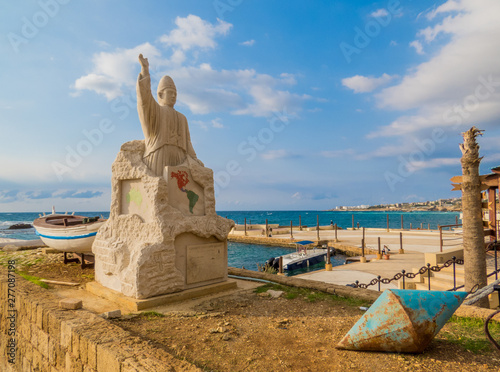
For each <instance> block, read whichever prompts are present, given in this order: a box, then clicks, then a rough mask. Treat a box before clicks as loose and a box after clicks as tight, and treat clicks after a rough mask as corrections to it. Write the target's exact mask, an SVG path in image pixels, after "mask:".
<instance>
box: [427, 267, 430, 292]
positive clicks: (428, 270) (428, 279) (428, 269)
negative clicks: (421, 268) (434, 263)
mask: <svg viewBox="0 0 500 372" xmlns="http://www.w3.org/2000/svg"><path fill="white" fill-rule="evenodd" d="M427 281H428V284H429V291H430V290H431V264H430V263H428V264H427Z"/></svg>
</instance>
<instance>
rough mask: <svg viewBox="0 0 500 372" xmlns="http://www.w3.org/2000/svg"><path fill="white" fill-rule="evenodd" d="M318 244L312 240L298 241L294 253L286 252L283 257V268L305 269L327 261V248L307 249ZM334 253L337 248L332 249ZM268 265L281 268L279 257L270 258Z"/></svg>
mask: <svg viewBox="0 0 500 372" xmlns="http://www.w3.org/2000/svg"><path fill="white" fill-rule="evenodd" d="M313 244H316V243H315V242H313V241H311V240H303V241H300V242H297V243H296V247H297V250H296V251H295V252H293V253H289V254H285V255H283V256H281V257H283V270H285V271H293V270H297V269H303V268H306V267H309V266H312V265H314V264H317V263H319V262H326V256H327V254H328V253H327V249H326V248H312V249H307V248H308V247H310V246H311V245H313ZM332 250H333V252H332V255H333V254H334V252H335V250H334V249H333V248H331V249H330V251H332ZM266 265H268V266H272V267H273V268H275V269H276V270H278V268H279V257H276V258H274V257H273V258H270V259H269V260H268V261H267V263H266Z"/></svg>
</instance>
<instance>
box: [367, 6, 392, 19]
mask: <svg viewBox="0 0 500 372" xmlns="http://www.w3.org/2000/svg"><path fill="white" fill-rule="evenodd" d="M388 15H389V12H388V11H387V9H384V8H381V9H377V10H376V11H374V12H373V13H371V14H370V16H372V17H373V18H379V17H387V16H388Z"/></svg>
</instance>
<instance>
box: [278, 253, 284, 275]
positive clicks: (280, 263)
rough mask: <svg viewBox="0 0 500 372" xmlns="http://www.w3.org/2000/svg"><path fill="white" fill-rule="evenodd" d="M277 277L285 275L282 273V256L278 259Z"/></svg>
mask: <svg viewBox="0 0 500 372" xmlns="http://www.w3.org/2000/svg"><path fill="white" fill-rule="evenodd" d="M278 275H285V274H284V273H283V256H280V259H279V269H278Z"/></svg>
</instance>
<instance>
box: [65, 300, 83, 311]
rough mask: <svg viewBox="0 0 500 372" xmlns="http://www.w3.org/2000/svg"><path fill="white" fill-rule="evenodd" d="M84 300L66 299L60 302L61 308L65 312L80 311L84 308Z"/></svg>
mask: <svg viewBox="0 0 500 372" xmlns="http://www.w3.org/2000/svg"><path fill="white" fill-rule="evenodd" d="M82 305H83V303H82V300H79V299H77V298H65V299H63V300H61V301H59V307H60V308H61V309H65V310H78V309H81V308H82Z"/></svg>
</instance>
